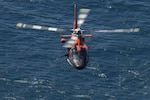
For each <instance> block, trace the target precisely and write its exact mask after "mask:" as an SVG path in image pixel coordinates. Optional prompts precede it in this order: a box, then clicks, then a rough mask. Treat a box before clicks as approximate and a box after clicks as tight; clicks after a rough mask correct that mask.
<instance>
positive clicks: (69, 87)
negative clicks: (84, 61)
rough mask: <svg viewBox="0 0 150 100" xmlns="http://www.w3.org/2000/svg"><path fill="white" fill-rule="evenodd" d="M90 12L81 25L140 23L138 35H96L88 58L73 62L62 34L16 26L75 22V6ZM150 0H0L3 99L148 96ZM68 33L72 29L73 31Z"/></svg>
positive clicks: (137, 99) (115, 99) (83, 99)
mask: <svg viewBox="0 0 150 100" xmlns="http://www.w3.org/2000/svg"><path fill="white" fill-rule="evenodd" d="M75 3H76V4H77V9H78V10H79V9H80V8H89V9H91V12H90V14H89V16H88V18H87V19H86V21H85V23H84V25H83V26H82V29H90V28H92V29H93V30H99V29H119V28H134V27H139V28H140V29H141V30H140V32H139V33H94V32H93V37H92V41H91V40H90V38H86V43H87V44H88V46H89V55H90V59H89V60H90V61H89V63H88V65H87V67H86V68H85V69H83V70H76V69H73V68H72V67H70V66H69V64H68V63H67V61H66V58H65V57H64V56H63V55H64V53H65V49H64V48H62V44H60V42H59V34H58V33H55V32H49V31H39V30H31V29H20V28H16V27H15V24H16V23H18V22H22V23H28V24H37V25H45V26H51V27H59V28H69V29H71V28H72V26H73V5H74V4H75ZM149 4H150V1H148V0H142V1H141V0H132V1H131V0H93V1H91V0H82V1H81V0H68V1H67V0H64V1H63V0H0V25H1V27H0V35H1V36H0V99H1V100H127V99H128V100H149V99H150V52H149V51H150V39H149V38H150V33H149V32H150V30H149V25H150V22H149V21H150V17H149V16H150V9H149V7H150V5H149ZM69 34H70V33H69Z"/></svg>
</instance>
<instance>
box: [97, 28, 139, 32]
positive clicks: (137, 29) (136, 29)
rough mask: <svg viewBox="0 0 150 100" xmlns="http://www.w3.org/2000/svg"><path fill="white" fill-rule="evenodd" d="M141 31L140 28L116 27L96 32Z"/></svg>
mask: <svg viewBox="0 0 150 100" xmlns="http://www.w3.org/2000/svg"><path fill="white" fill-rule="evenodd" d="M139 31H140V28H130V29H115V30H97V31H95V32H104V33H105V32H108V33H110V32H116V33H119V32H128V33H129V32H139Z"/></svg>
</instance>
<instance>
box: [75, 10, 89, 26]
mask: <svg viewBox="0 0 150 100" xmlns="http://www.w3.org/2000/svg"><path fill="white" fill-rule="evenodd" d="M89 12H90V9H80V10H79V16H78V22H77V25H78V28H80V27H81V25H82V24H83V23H84V21H85V19H86V17H87V16H88V14H89Z"/></svg>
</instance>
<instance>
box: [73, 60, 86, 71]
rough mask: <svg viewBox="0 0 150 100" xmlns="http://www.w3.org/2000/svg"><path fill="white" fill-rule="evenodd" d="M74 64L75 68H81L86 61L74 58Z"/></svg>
mask: <svg viewBox="0 0 150 100" xmlns="http://www.w3.org/2000/svg"><path fill="white" fill-rule="evenodd" d="M74 65H75V67H76V68H77V69H83V68H84V67H85V66H86V63H85V61H84V60H83V59H75V60H74Z"/></svg>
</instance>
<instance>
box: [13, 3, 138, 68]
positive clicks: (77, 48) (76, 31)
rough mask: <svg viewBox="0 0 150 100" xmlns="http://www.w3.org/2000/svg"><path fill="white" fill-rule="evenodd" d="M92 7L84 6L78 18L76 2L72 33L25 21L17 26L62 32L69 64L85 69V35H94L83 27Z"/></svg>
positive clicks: (86, 52) (61, 38) (134, 29)
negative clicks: (86, 31) (86, 7)
mask: <svg viewBox="0 0 150 100" xmlns="http://www.w3.org/2000/svg"><path fill="white" fill-rule="evenodd" d="M89 12H90V9H85V8H82V9H80V10H79V15H78V20H77V14H76V4H74V22H73V29H70V31H71V32H72V33H71V34H70V35H62V34H61V33H62V32H65V31H67V30H66V29H61V28H54V27H48V26H40V25H31V24H25V23H17V24H16V27H20V28H29V29H37V30H47V31H54V32H59V33H60V42H61V43H63V46H62V47H64V48H66V49H67V52H66V54H65V56H66V57H67V62H68V63H69V65H71V66H72V67H74V68H75V69H78V70H81V69H84V68H85V67H86V65H87V63H88V61H89V53H88V46H87V45H86V43H85V39H84V37H92V30H91V31H90V33H88V34H83V32H84V31H85V30H82V29H81V26H82V25H83V23H84V21H85V19H86V18H87V16H88V14H89ZM139 31H140V29H139V28H131V29H115V30H96V31H94V32H139Z"/></svg>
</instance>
